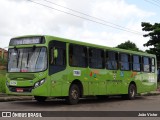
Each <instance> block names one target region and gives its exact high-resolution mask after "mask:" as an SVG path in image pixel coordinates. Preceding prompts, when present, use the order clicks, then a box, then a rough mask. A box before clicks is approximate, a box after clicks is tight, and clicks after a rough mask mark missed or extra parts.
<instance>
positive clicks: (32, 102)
mask: <svg viewBox="0 0 160 120" xmlns="http://www.w3.org/2000/svg"><path fill="white" fill-rule="evenodd" d="M144 99H146V98H145V97H143V96H137V97H136V99H135V100H136V101H137V100H144ZM123 101H125V102H126V101H134V100H124V99H122V97H121V96H110V97H109V98H107V99H101V100H99V99H97V98H95V97H87V98H82V99H80V101H79V103H78V104H76V105H74V106H79V105H83V104H84V105H90V104H97V105H98V104H102V103H108V104H111V103H114V102H123ZM14 104H18V105H22V106H27V107H29V106H30V107H56V106H59V107H61V106H63V107H64V106H68V107H69V106H70V105H68V104H67V103H66V101H65V100H64V99H49V100H47V101H45V102H37V101H36V100H28V101H15V102H14ZM71 106H73V105H71Z"/></svg>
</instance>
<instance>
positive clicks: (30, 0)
mask: <svg viewBox="0 0 160 120" xmlns="http://www.w3.org/2000/svg"><path fill="white" fill-rule="evenodd" d="M28 1H29V2H32V3H35V4H38V5H41V6H43V7H47V8H50V9H53V10H56V11H59V12H63V13H65V14H68V15H71V16H74V17H78V18H81V19H85V20H88V21H91V22H95V23H98V24H101V25H104V26H108V27H111V28H115V29H119V30H122V31H126V32H130V33H133V34H137V35H141V36H142V35H143V34H141V33H139V32H134V31H129V30H126V29H124V28H119V27H116V26H112V25H108V24H104V23H101V22H97V21H95V20H91V19H88V18H85V17H82V16H79V15H75V14H72V13H69V12H65V11H62V10H59V9H56V8H53V7H50V6H47V5H45V4H42V3H38V2H35V1H32V0H28Z"/></svg>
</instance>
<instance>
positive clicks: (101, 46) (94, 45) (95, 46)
mask: <svg viewBox="0 0 160 120" xmlns="http://www.w3.org/2000/svg"><path fill="white" fill-rule="evenodd" d="M37 36H38V37H45V38H46V39H45V40H46V42H47V43H49V42H50V41H52V40H57V41H63V42H67V43H73V44H79V45H84V46H88V47H94V48H101V49H107V50H113V51H117V52H122V53H130V54H136V55H144V56H150V57H156V55H154V54H149V53H146V52H138V51H131V50H125V49H120V48H114V47H108V46H103V45H96V44H92V43H87V42H81V41H77V40H72V39H66V38H61V37H56V36H51V35H25V36H18V37H14V38H12V39H15V38H25V37H37Z"/></svg>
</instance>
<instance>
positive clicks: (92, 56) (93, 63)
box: [89, 48, 104, 69]
mask: <svg viewBox="0 0 160 120" xmlns="http://www.w3.org/2000/svg"><path fill="white" fill-rule="evenodd" d="M89 67H90V68H97V69H103V68H104V50H101V49H97V48H89Z"/></svg>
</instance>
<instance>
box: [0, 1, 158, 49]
mask: <svg viewBox="0 0 160 120" xmlns="http://www.w3.org/2000/svg"><path fill="white" fill-rule="evenodd" d="M32 1H34V2H37V3H39V4H43V5H45V6H47V7H45V6H42V5H39V4H37V3H33V2H30V1H28V0H0V47H1V48H7V47H8V44H9V41H10V39H11V38H13V37H16V36H23V35H42V34H43V35H52V36H57V37H62V38H68V39H72V40H77V41H83V42H88V43H93V44H98V45H105V46H109V47H115V46H117V45H118V44H120V43H124V42H125V41H128V40H130V41H131V42H133V43H135V44H136V45H137V47H138V48H140V49H141V50H146V49H148V48H147V47H144V46H143V44H144V43H146V42H147V41H148V40H149V38H144V37H143V34H146V32H144V31H142V27H141V22H150V23H152V24H154V23H155V22H157V23H159V22H160V21H159V20H160V16H159V14H158V11H159V10H160V6H158V5H154V4H151V3H150V2H151V1H150V2H149V0H47V1H50V3H49V2H46V1H45V0H32ZM155 1H159V2H160V0H155ZM51 2H52V3H51ZM152 2H154V1H153V0H152ZM53 3H54V4H53ZM156 4H158V3H156ZM57 5H59V6H57ZM60 6H63V7H60ZM66 8H69V9H66ZM71 9H72V10H71ZM73 10H74V11H78V12H79V13H77V12H74V11H73ZM80 13H82V14H80ZM73 15H74V16H73ZM86 15H87V16H86ZM77 16H78V17H77ZM91 16H92V17H91ZM84 18H85V19H84ZM117 27H120V29H124V28H125V30H126V31H124V30H120V29H119V28H118V29H117ZM128 31H129V32H128ZM131 31H132V32H131ZM133 31H134V32H133Z"/></svg>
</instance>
